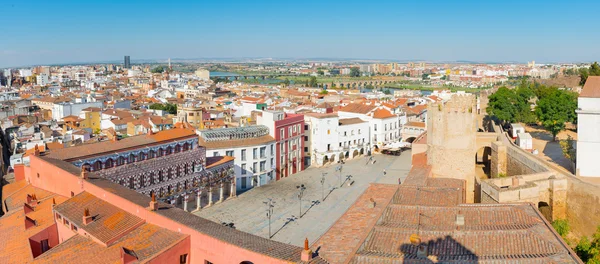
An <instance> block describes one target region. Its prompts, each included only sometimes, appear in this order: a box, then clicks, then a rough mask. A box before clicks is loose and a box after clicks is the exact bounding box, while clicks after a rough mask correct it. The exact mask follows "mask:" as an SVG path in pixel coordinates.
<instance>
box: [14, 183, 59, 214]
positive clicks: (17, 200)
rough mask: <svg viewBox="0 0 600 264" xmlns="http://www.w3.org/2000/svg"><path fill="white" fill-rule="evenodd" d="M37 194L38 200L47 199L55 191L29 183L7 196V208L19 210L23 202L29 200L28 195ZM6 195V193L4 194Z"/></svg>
mask: <svg viewBox="0 0 600 264" xmlns="http://www.w3.org/2000/svg"><path fill="white" fill-rule="evenodd" d="M28 194H29V195H33V194H35V196H37V199H38V200H40V201H41V200H45V199H47V198H48V197H52V196H54V193H51V192H49V191H46V190H43V189H40V188H37V187H34V186H33V185H30V184H27V185H25V186H24V187H23V188H20V189H18V190H16V191H14V192H13V193H12V194H10V195H7V196H5V197H6V198H5V199H4V203H5V205H6V209H7V210H8V211H9V212H10V211H12V210H18V209H19V208H21V207H23V203H25V202H26V201H27V195H28ZM3 196H4V194H3Z"/></svg>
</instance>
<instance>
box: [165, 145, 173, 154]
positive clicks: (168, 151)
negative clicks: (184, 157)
mask: <svg viewBox="0 0 600 264" xmlns="http://www.w3.org/2000/svg"><path fill="white" fill-rule="evenodd" d="M171 154H173V148H172V147H171V146H168V147H167V154H166V155H171Z"/></svg>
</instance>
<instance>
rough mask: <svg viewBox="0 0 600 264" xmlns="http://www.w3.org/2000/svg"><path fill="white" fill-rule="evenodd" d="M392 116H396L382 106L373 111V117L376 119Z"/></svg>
mask: <svg viewBox="0 0 600 264" xmlns="http://www.w3.org/2000/svg"><path fill="white" fill-rule="evenodd" d="M392 117H396V115H394V114H392V113H391V112H390V111H388V110H387V109H384V108H379V109H377V110H375V112H374V113H373V118H377V119H386V118H392Z"/></svg>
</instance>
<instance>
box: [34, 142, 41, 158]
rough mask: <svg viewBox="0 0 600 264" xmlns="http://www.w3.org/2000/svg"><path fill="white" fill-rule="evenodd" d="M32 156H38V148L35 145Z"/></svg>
mask: <svg viewBox="0 0 600 264" xmlns="http://www.w3.org/2000/svg"><path fill="white" fill-rule="evenodd" d="M33 155H34V156H39V155H40V147H38V145H37V144H35V148H34V150H33Z"/></svg>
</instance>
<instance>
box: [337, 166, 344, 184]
mask: <svg viewBox="0 0 600 264" xmlns="http://www.w3.org/2000/svg"><path fill="white" fill-rule="evenodd" d="M343 168H344V164H340V165H338V166H337V168H335V170H336V171H339V172H340V174H339V175H338V179H339V181H340V187H342V169H343Z"/></svg>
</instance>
